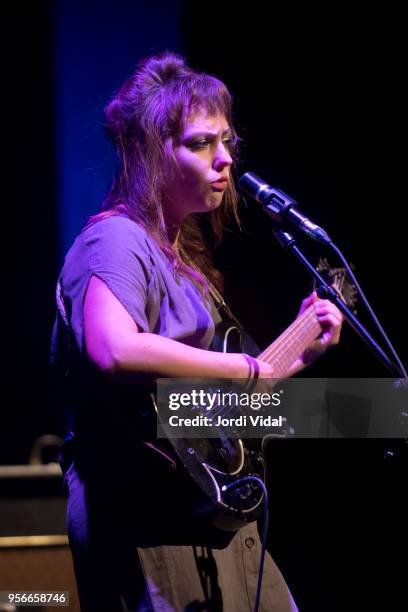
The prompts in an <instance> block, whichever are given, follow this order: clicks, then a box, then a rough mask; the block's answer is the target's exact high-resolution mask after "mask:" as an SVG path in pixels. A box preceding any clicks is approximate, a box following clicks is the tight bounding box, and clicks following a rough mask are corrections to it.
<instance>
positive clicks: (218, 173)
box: [163, 111, 232, 223]
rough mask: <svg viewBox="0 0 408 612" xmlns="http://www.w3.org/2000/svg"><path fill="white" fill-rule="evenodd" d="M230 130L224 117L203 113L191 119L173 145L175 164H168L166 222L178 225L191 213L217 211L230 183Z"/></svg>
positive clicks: (187, 121)
mask: <svg viewBox="0 0 408 612" xmlns="http://www.w3.org/2000/svg"><path fill="white" fill-rule="evenodd" d="M231 138H232V134H231V130H230V127H229V125H228V122H227V120H226V118H225V117H224V115H220V114H219V115H214V116H208V115H207V114H206V112H205V111H199V112H196V113H194V114H192V115H190V116H189V117H188V118H187V119H186V120H185V121H184V124H183V128H182V132H181V135H180V138H179V140H178V141H177V142H174V144H173V153H174V157H175V159H176V161H177V164H176V165H175V164H174V163H173V164H172V163H170V164H169V171H168V173H167V180H166V184H165V189H164V202H163V204H164V211H165V215H166V217H167V220H168V221H169V222H174V223H180V222H181V221H183V219H184V218H185V217H186V216H187V215H189V214H191V213H193V212H208V211H210V210H214V209H215V208H218V206H219V205H220V204H221V201H222V198H223V196H224V192H225V190H226V188H227V186H228V182H229V180H230V167H231V164H232V158H231V155H230V152H229V149H230V145H231Z"/></svg>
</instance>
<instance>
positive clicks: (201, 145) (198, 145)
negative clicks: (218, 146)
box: [189, 139, 209, 149]
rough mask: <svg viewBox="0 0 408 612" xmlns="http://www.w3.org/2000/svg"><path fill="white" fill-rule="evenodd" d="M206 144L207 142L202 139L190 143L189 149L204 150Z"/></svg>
mask: <svg viewBox="0 0 408 612" xmlns="http://www.w3.org/2000/svg"><path fill="white" fill-rule="evenodd" d="M208 144H209V143H208V140H206V139H203V140H196V141H194V142H191V143H190V145H189V146H190V148H191V149H204V147H206V146H207V145H208Z"/></svg>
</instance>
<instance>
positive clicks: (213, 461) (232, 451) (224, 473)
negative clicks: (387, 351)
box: [149, 260, 356, 530]
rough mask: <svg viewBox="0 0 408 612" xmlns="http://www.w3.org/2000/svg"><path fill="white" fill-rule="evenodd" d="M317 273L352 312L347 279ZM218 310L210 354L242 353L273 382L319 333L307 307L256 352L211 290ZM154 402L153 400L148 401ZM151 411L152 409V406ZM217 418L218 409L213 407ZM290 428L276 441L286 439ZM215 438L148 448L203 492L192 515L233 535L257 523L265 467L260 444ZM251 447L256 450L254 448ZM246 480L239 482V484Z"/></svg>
mask: <svg viewBox="0 0 408 612" xmlns="http://www.w3.org/2000/svg"><path fill="white" fill-rule="evenodd" d="M318 270H319V271H320V273H321V274H322V275H323V276H325V277H326V282H327V281H330V284H331V285H332V286H333V288H334V289H335V290H336V291H337V292H338V293H339V295H340V297H341V298H342V300H343V301H344V302H345V303H347V305H348V306H349V307H354V304H355V301H356V290H355V288H354V286H353V285H351V284H350V283H349V281H348V280H347V278H346V272H345V270H344V269H340V268H337V269H334V270H331V269H330V267H329V266H328V264H327V261H326V260H321V263H320V264H319V267H318ZM211 293H212V296H213V298H214V300H215V301H216V305H217V307H218V309H219V310H221V309H223V310H224V311H225V313H226V316H225V313H224V319H223V321H222V322H221V323H220V324H219V325H218V326H217V328H216V333H215V337H214V341H213V344H212V347H211V348H212V350H215V351H220V352H243V353H247V354H251V355H252V356H254V357H257V358H258V359H260V360H262V361H266V362H267V363H269V364H271V365H272V366H273V369H274V379H279V378H284V377H285V374H286V372H287V371H288V369H289V367H290V366H291V365H292V364H293V363H294V362H295V360H296V359H297V358H298V357H299V356H300V355H301V354H302V353H303V352H304V350H305V349H306V348H307V347H308V346H309V345H310V344H311V342H313V341H314V340H315V339H316V338H317V337H318V336H319V335H320V333H321V331H322V329H321V326H320V323H319V320H318V318H317V316H316V313H315V310H314V308H313V305H311V306H309V308H307V310H305V312H304V313H303V314H302V315H300V316H299V317H298V318H297V319H296V320H295V321H293V323H292V324H291V325H289V327H288V328H287V329H286V330H285V331H284V332H283V333H282V334H281V335H280V336H279V337H278V338H277V339H276V340H275V341H274V342H272V344H270V345H269V346H268V347H267V348H266V349H265V350H264V351H262V352H261V351H259V349H258V347H257V346H256V344H255V343H254V341H253V340H252V339H251V338H250V336H249V335H248V334H247V333H246V332H245V331H244V330H243V328H242V326H241V325H240V323H239V322H238V321H237V319H236V318H235V317H234V315H232V313H231V311H230V310H229V308H228V306H227V305H226V304H225V302H224V300H223V298H222V296H221V295H220V294H219V293H218V292H217V291H216V290H215V289H214V288H211ZM153 401H154V399H153ZM154 405H155V408H156V411H157V405H156V403H155V402H154ZM217 410H218V413H220V410H221V409H220V408H219V407H218V409H217ZM289 435H290V427H289V426H287V427H286V429H285V428H284V429H283V433H281V434H279V435H278V436H277V437H288V436H289ZM217 436H218V437H217V438H197V439H192V438H188V439H186V438H182V439H181V438H173V439H170V438H169V439H168V441H167V444H166V440H164V441H163V442H164V443H165V444H164V445H163V444H162V443H161V442H160V443H156V442H154V443H149V446H150V447H151V448H153V449H154V450H156V451H157V452H160V453H162V454H164V455H165V456H166V457H167V459H169V460H170V461H173V462H174V464H175V465H176V463H177V462H180V461H181V463H182V465H183V466H184V468H185V469H186V470H187V472H188V473H189V475H190V476H191V477H192V478H193V479H194V481H195V482H196V484H197V485H198V486H199V487H200V489H201V490H202V491H203V492H204V494H205V495H204V496H203V504H202V507H201V508H197V512H199V513H202V514H205V515H206V518H207V519H210V520H211V522H212V523H213V524H214V525H216V526H217V527H219V528H222V529H225V530H236V529H239V528H240V527H242V526H243V525H245V524H247V523H249V522H251V521H254V520H256V519H258V518H259V516H260V514H261V512H262V502H263V498H264V492H263V488H262V486H261V485H260V484H259V482H257V480H255V479H254V480H251V478H248V477H254V476H255V477H257V478H260V479H261V480H263V479H264V462H263V457H262V452H261V444H260V440H253V439H252V440H248V439H246V440H245V441H243V440H241V439H239V438H231V437H228V435H226V433H225V432H224V430H223V428H222V426H220V427H218V428H217ZM254 442H255V444H254ZM243 478H245V480H244V481H243V480H242V479H243Z"/></svg>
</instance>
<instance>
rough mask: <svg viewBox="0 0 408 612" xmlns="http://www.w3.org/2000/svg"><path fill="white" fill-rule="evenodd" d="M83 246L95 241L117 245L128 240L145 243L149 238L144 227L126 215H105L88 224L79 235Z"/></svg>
mask: <svg viewBox="0 0 408 612" xmlns="http://www.w3.org/2000/svg"><path fill="white" fill-rule="evenodd" d="M80 237H81V239H82V240H83V241H84V243H85V244H90V243H93V242H94V241H95V240H109V239H110V240H112V241H114V242H115V243H117V244H121V243H122V244H126V243H127V241H128V240H135V241H137V242H141V243H145V242H146V241H147V240H148V238H149V236H148V233H147V231H146V230H145V228H144V227H142V226H141V225H139V224H138V223H136V222H135V221H133V220H132V219H130V218H129V217H128V216H127V215H123V214H113V215H106V216H105V217H101V218H99V219H95V220H93V221H91V222H90V223H88V224H87V225H86V226H85V227H84V229H83V230H82V232H81V234H80Z"/></svg>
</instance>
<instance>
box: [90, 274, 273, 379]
mask: <svg viewBox="0 0 408 612" xmlns="http://www.w3.org/2000/svg"><path fill="white" fill-rule="evenodd" d="M83 317H84V334H85V346H86V351H87V354H88V357H89V358H90V360H91V361H92V362H93V363H94V364H95V365H96V366H97V367H98V368H99V369H100V370H101V371H103V372H105V373H107V374H109V375H111V376H113V377H122V376H128V375H132V373H134V374H147V375H151V376H152V377H160V376H162V377H182V378H243V379H246V378H247V377H248V363H247V361H246V359H245V358H244V357H243V355H241V354H239V353H217V352H212V351H206V350H204V349H198V348H193V347H190V346H187V345H185V344H183V343H181V342H177V341H176V340H171V339H169V338H165V337H163V336H159V335H158V334H152V333H139V329H138V327H137V325H136V323H135V322H134V321H133V319H132V317H131V316H130V314H129V313H128V312H127V310H126V309H125V308H124V307H123V306H122V304H121V303H120V302H119V300H118V299H117V298H116V297H115V296H114V295H113V293H112V292H111V291H110V289H109V288H108V287H107V285H106V284H105V283H104V282H103V281H102V280H101V279H99V278H98V277H97V276H92V277H91V280H90V282H89V285H88V288H87V292H86V295H85V299H84V309H83ZM258 363H259V365H260V377H262V378H272V367H271V366H270V365H269V364H267V363H264V362H262V361H259V362H258Z"/></svg>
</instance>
